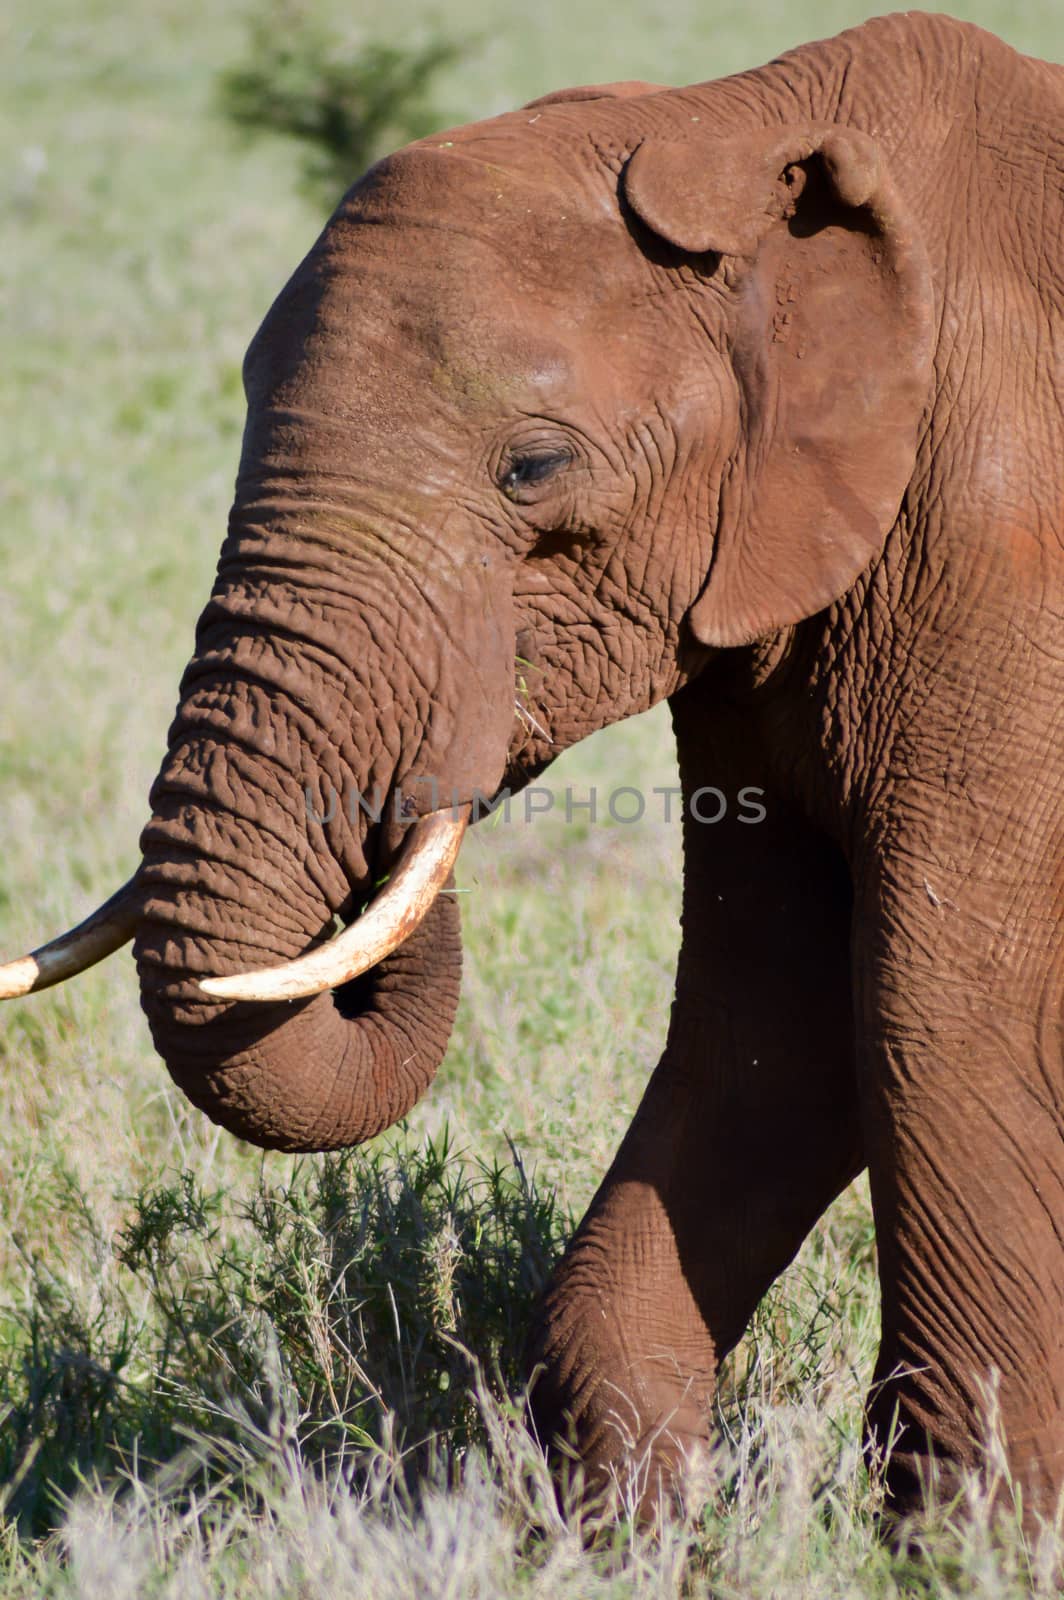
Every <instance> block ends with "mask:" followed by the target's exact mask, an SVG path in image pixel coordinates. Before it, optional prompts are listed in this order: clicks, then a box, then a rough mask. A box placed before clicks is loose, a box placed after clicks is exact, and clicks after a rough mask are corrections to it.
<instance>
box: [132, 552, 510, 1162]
mask: <svg viewBox="0 0 1064 1600" xmlns="http://www.w3.org/2000/svg"><path fill="white" fill-rule="evenodd" d="M245 544H246V541H245ZM237 555H238V556H239V559H236V556H237ZM287 559H288V563H289V564H288V567H287V570H288V571H290V570H291V558H290V555H289V556H288V558H287ZM268 569H270V570H268ZM345 576H346V577H347V579H348V581H350V568H348V571H347V573H346V574H345ZM386 577H387V575H386ZM300 581H301V588H300V592H299V593H298V594H294V593H293V591H292V590H291V588H287V589H282V587H281V585H280V584H279V582H278V579H277V573H276V571H275V570H272V563H270V562H265V561H264V560H263V559H262V558H261V554H260V560H259V567H258V569H256V568H255V566H254V564H253V563H252V564H250V565H249V559H248V551H247V549H246V548H243V549H240V550H239V551H236V552H235V553H234V559H233V561H232V562H231V564H230V567H229V570H227V564H226V561H225V559H224V558H223V565H222V570H221V572H220V575H219V581H218V585H217V587H216V590H215V594H214V596H213V597H212V600H211V603H210V605H209V606H208V608H207V611H206V612H205V613H204V616H203V618H202V619H201V622H200V626H199V630H198V633H197V647H196V652H195V655H194V657H193V660H192V662H191V664H190V666H189V668H188V669H187V671H186V674H185V678H184V681H183V684H182V691H181V702H180V706H179V710H178V715H177V718H176V720H175V722H174V725H173V727H172V728H171V731H170V742H169V752H168V755H167V758H166V760H165V762H164V764H163V767H162V770H161V772H160V774H159V777H158V778H157V780H156V782H155V785H154V787H153V790H152V796H151V804H152V817H151V820H150V822H149V823H148V825H147V827H146V828H145V830H144V833H143V836H142V840H141V848H142V852H143V863H142V866H141V869H140V874H139V879H138V884H139V889H140V892H141V894H142V895H143V900H142V905H141V912H140V919H139V925H138V929H137V934H136V939H135V943H134V954H135V957H136V961H137V967H138V971H139V974H140V981H141V997H142V1004H143V1007H144V1010H145V1012H146V1014H147V1017H148V1020H149V1023H150V1026H151V1030H152V1036H153V1039H154V1042H155V1046H156V1049H157V1050H158V1052H159V1054H160V1055H161V1056H162V1058H163V1060H164V1061H165V1062H166V1065H167V1067H168V1069H169V1071H170V1074H171V1076H172V1077H173V1079H174V1081H175V1082H176V1083H177V1084H178V1085H179V1086H180V1088H181V1089H182V1090H184V1092H185V1093H186V1094H187V1095H188V1096H189V1098H190V1099H191V1100H192V1101H193V1102H194V1103H195V1104H196V1105H197V1106H198V1107H200V1108H201V1109H202V1110H203V1111H205V1112H206V1113H207V1115H208V1116H210V1117H211V1118H212V1119H213V1120H214V1121H216V1122H219V1123H221V1124H222V1125H223V1126H225V1127H226V1128H227V1129H229V1130H230V1131H231V1132H233V1133H235V1134H237V1135H238V1136H240V1137H241V1138H244V1139H247V1140H249V1141H251V1142H253V1143H255V1144H258V1145H261V1146H264V1147H267V1148H274V1149H286V1150H324V1149H333V1148H338V1147H341V1146H346V1145H352V1144H357V1143H360V1142H361V1141H362V1140H365V1139H368V1138H371V1137H373V1136H374V1135H375V1134H377V1133H379V1132H381V1131H382V1130H383V1129H384V1128H387V1127H388V1126H389V1125H390V1124H392V1123H394V1122H395V1121H397V1120H398V1119H399V1118H400V1117H402V1116H404V1115H405V1114H406V1113H407V1112H408V1111H409V1110H410V1108H411V1107H412V1106H413V1105H414V1103H415V1102H416V1101H417V1100H418V1098H419V1097H420V1095H421V1094H422V1093H423V1092H424V1091H425V1089H426V1088H427V1086H428V1085H429V1083H430V1082H431V1080H432V1078H433V1077H434V1075H435V1073H436V1071H437V1069H438V1067H439V1065H440V1062H441V1060H442V1059H443V1055H444V1051H445V1050H446V1047H447V1042H448V1039H449V1036H450V1032H451V1028H452V1025H453V1022H454V1017H455V1011H456V1007H457V1004H458V995H459V986H460V976H461V940H460V932H459V917H458V910H457V904H456V901H455V898H454V896H453V894H451V893H449V892H447V891H445V892H443V893H441V894H439V895H438V896H437V898H436V899H435V900H434V901H433V902H432V904H431V906H430V908H429V910H428V912H427V914H426V915H425V917H424V920H423V921H422V922H421V923H420V925H419V926H418V927H417V928H416V930H415V931H414V932H413V933H412V934H411V935H410V937H408V938H407V939H406V940H405V942H403V943H402V944H401V945H399V946H398V948H396V949H395V950H394V951H393V952H392V953H391V954H389V955H388V956H386V958H385V959H384V960H382V961H380V962H379V964H378V965H377V966H375V967H373V968H372V969H371V970H370V971H368V972H366V973H364V974H363V975H362V976H360V977H357V978H355V979H353V980H351V981H350V982H347V983H344V984H342V985H341V987H339V988H338V989H335V990H333V991H331V992H326V993H323V994H319V995H315V996H314V997H313V998H310V999H304V1000H297V1001H294V1002H293V1001H280V1002H271V1003H259V1002H245V1001H238V1002H236V1003H225V1002H224V1001H219V999H217V998H216V997H214V996H212V995H210V994H208V993H207V992H205V991H204V989H203V988H202V987H201V984H202V981H203V980H204V979H216V978H220V977H225V976H227V975H229V974H234V973H240V972H247V971H248V970H252V971H254V970H256V969H259V968H264V967H272V966H275V965H278V964H280V963H283V962H286V961H290V960H293V959H295V958H297V957H299V956H302V955H303V954H304V953H305V952H306V951H307V949H308V948H311V947H314V946H315V945H317V944H320V943H321V942H322V941H323V939H325V938H327V937H328V936H329V935H330V934H331V932H332V930H333V926H334V921H335V919H336V917H337V916H339V917H342V918H345V919H347V920H351V919H353V918H354V917H356V916H357V915H358V913H359V911H360V909H361V908H362V906H363V905H364V904H365V903H366V902H367V901H369V900H371V899H372V898H373V894H374V884H375V883H377V882H379V880H380V879H381V877H382V876H383V875H387V874H388V873H389V872H390V870H391V868H392V865H393V861H394V858H395V854H396V849H397V846H398V845H399V844H400V843H401V842H402V840H403V839H404V837H405V836H406V834H407V832H408V830H407V828H406V827H405V825H404V824H405V821H406V819H407V818H408V817H409V816H410V815H411V814H412V813H414V812H418V811H419V812H421V813H425V812H428V811H430V810H432V809H433V800H434V797H435V804H441V803H442V804H449V803H450V802H451V800H452V799H454V800H457V801H468V800H469V798H470V790H471V789H472V788H473V787H477V788H479V787H480V786H481V785H483V786H484V788H485V791H486V792H488V791H490V789H492V788H494V787H495V785H496V784H497V783H498V781H499V779H500V777H501V774H502V770H503V765H504V761H505V752H506V738H507V735H508V732H509V725H510V721H511V720H512V670H513V669H512V649H513V646H512V641H508V640H507V639H506V638H505V636H504V634H503V633H502V632H499V633H497V634H493V635H491V636H490V637H487V638H486V639H483V640H481V641H480V642H479V649H480V654H481V657H482V659H481V661H480V663H479V665H480V671H479V672H474V673H470V672H469V671H468V661H469V653H470V650H471V649H473V648H477V647H476V646H475V645H474V644H473V641H471V640H459V644H460V645H461V646H462V647H463V648H462V652H461V653H462V658H463V659H462V666H463V668H464V669H465V670H464V673H463V693H462V695H461V696H456V695H455V693H454V692H453V683H454V674H455V669H454V667H453V666H449V665H448V661H449V657H448V653H447V650H446V648H445V645H444V642H443V641H442V640H441V639H440V637H439V629H438V627H437V628H435V629H434V628H433V625H432V618H431V617H426V616H424V615H422V616H421V617H420V619H419V618H417V617H416V616H408V617H407V619H406V626H405V627H398V628H397V625H396V621H395V619H394V617H393V618H392V619H390V621H389V626H387V627H382V626H377V627H374V626H373V625H372V622H371V621H368V620H367V612H368V613H369V617H370V618H372V616H373V606H372V600H373V590H374V585H375V584H377V585H378V587H379V588H381V589H382V590H384V589H385V584H384V582H383V581H382V580H378V579H377V578H376V577H375V576H374V574H373V572H372V569H370V571H369V575H368V576H367V577H366V580H365V582H364V583H363V584H361V585H360V590H361V608H360V607H359V605H357V604H353V605H349V606H348V607H347V613H348V614H347V616H346V619H345V620H344V621H343V622H342V623H341V621H340V619H339V618H338V617H337V614H336V602H335V591H334V589H333V588H331V587H328V586H326V587H325V589H324V592H322V588H321V587H319V588H318V589H317V590H313V589H311V588H310V586H309V580H308V578H307V576H306V567H305V566H303V568H302V573H301V580H300ZM319 581H320V580H319ZM389 581H390V584H391V588H392V589H393V590H394V587H395V584H394V578H391V579H390V580H389ZM282 605H283V609H284V624H283V626H282V625H281V622H280V618H279V616H278V615H277V614H276V613H278V612H279V610H280V608H281V607H282ZM496 609H498V608H496ZM440 610H441V607H440V606H439V604H437V605H436V606H435V607H434V615H435V616H436V617H438V616H439V614H440ZM473 614H474V615H480V616H481V617H482V616H483V615H484V613H483V610H481V609H480V608H477V611H476V612H475V613H473ZM404 634H405V636H406V637H405V641H404V637H403V636H404ZM382 639H384V640H387V641H388V644H387V648H388V650H389V652H390V655H391V659H390V660H385V659H384V658H383V655H382V647H381V646H380V645H379V644H378V643H377V642H376V641H379V640H382ZM341 641H342V648H340V642H341ZM507 650H508V651H509V653H510V661H509V662H506V659H505V658H506V654H507ZM412 654H416V656H417V664H416V667H415V669H413V670H411V671H409V672H408V673H406V674H405V676H404V669H403V667H402V666H400V665H398V663H404V662H406V661H407V660H408V659H409V657H410V656H411V655H412ZM426 663H428V664H429V668H430V670H426ZM466 711H468V712H469V713H470V717H469V721H468V722H465V718H464V717H462V713H463V712H466ZM460 720H461V721H462V722H465V726H460V725H459V722H460ZM453 752H458V753H459V756H460V759H459V761H458V763H457V764H453V763H452V764H451V765H450V766H449V765H448V756H449V754H450V753H453ZM441 794H442V796H443V798H442V800H441V799H440V798H439V797H440V795H441Z"/></svg>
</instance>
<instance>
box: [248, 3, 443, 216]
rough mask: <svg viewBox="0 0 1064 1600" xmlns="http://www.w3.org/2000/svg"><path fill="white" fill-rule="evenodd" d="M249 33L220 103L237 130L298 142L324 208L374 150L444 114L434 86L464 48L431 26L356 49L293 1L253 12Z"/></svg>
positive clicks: (311, 187) (413, 135) (429, 126)
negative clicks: (408, 37) (412, 40)
mask: <svg viewBox="0 0 1064 1600" xmlns="http://www.w3.org/2000/svg"><path fill="white" fill-rule="evenodd" d="M248 32H249V51H248V60H247V62H246V64H245V65H243V66H240V67H235V68H233V69H231V70H230V71H229V72H227V73H226V74H225V75H224V76H223V78H222V80H221V104H222V109H223V111H224V112H225V114H226V115H227V116H228V117H229V118H230V120H231V121H233V122H235V123H236V124H237V125H238V126H239V127H241V128H245V129H248V130H251V131H263V130H268V131H272V132H275V133H283V134H289V135H291V137H292V138H295V139H298V140H299V141H300V142H301V143H302V144H303V146H304V150H305V154H304V160H303V178H304V183H305V186H306V188H307V190H308V191H309V192H310V193H311V194H312V195H313V197H314V198H315V199H317V200H320V201H323V202H324V203H326V204H328V205H332V204H333V203H334V202H335V200H336V197H337V195H338V194H341V193H342V192H343V191H344V190H345V189H347V188H348V187H349V186H350V184H352V183H353V182H354V181H355V179H356V178H357V177H358V176H359V175H360V174H361V173H362V172H363V171H364V170H365V169H366V168H367V167H368V166H369V165H370V164H371V163H372V162H373V161H374V160H376V159H377V157H378V156H380V155H383V154H384V153H385V152H386V151H387V150H389V149H394V148H395V147H396V146H397V145H400V144H405V143H407V142H408V141H409V140H411V139H420V138H422V137H423V136H424V135H426V134H428V133H431V132H432V131H433V130H434V129H435V128H438V127H441V126H442V125H443V124H444V123H446V122H447V121H448V120H449V119H448V118H447V117H446V116H445V115H443V114H442V113H441V112H440V111H439V110H438V108H437V107H436V106H435V104H434V102H433V99H432V95H431V86H432V82H433V79H434V78H435V77H436V76H437V74H438V73H439V72H440V70H441V68H443V67H447V66H450V65H451V64H452V63H453V62H455V61H457V60H459V59H460V58H461V56H462V55H463V53H464V51H465V50H466V49H467V48H468V42H467V41H457V40H453V39H448V38H446V37H444V35H443V34H441V33H439V32H436V31H432V32H429V33H427V34H425V36H424V37H423V38H422V39H421V40H420V42H418V43H416V44H411V45H404V46H400V45H393V44H386V43H384V42H382V41H381V40H373V39H370V40H365V41H363V42H362V43H361V44H358V45H356V44H354V43H352V42H351V41H349V40H345V39H342V38H341V37H339V36H338V35H336V34H334V33H332V32H330V31H329V30H328V29H326V28H325V27H323V26H322V25H321V24H320V23H319V22H316V21H314V20H313V19H311V18H310V17H308V16H307V15H306V14H305V12H303V10H302V8H301V7H300V6H299V5H298V4H293V3H292V0H275V4H274V5H273V6H272V7H270V8H269V9H268V10H267V12H266V13H265V14H264V15H255V16H252V17H251V18H250V19H249V23H248Z"/></svg>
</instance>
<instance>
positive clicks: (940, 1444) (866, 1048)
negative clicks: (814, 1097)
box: [855, 827, 1064, 1525]
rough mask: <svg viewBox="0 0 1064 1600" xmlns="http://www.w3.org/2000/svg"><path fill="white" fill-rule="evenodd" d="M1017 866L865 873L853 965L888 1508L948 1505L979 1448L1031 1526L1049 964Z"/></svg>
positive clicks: (1062, 1171)
mask: <svg viewBox="0 0 1064 1600" xmlns="http://www.w3.org/2000/svg"><path fill="white" fill-rule="evenodd" d="M1017 837H1018V838H1019V839H1021V840H1022V837H1023V830H1022V828H1019V827H1017V828H1015V829H1014V830H1012V831H1011V833H1010V838H1011V839H1012V840H1013V841H1014V840H1016V839H1017ZM958 855H959V853H958V852H957V851H954V861H956V860H957V859H958ZM1018 867H1019V863H1018V859H1017V851H1016V850H1015V849H1013V852H1012V854H1011V855H1007V854H1006V853H1005V852H1003V851H1002V852H997V853H996V854H995V855H994V856H993V857H988V858H987V859H986V861H985V862H984V863H983V864H982V865H981V867H980V870H979V872H978V874H977V873H976V872H975V871H974V870H968V867H967V864H965V867H964V870H963V871H958V870H957V868H956V867H955V866H953V867H951V866H950V865H949V864H948V861H947V858H946V855H945V852H944V851H943V852H941V853H938V852H936V855H935V857H934V858H933V859H932V858H931V857H929V856H928V855H924V857H923V859H921V857H920V855H919V854H918V853H917V852H916V851H915V850H913V849H906V850H903V851H900V852H898V853H897V854H896V855H894V856H892V857H891V858H890V859H889V860H887V861H881V862H879V863H877V864H876V867H875V869H874V873H873V874H872V881H871V882H870V883H869V884H868V886H867V889H866V891H865V893H864V895H863V896H862V897H861V898H862V899H863V900H864V902H865V905H864V910H863V912H862V914H861V916H860V919H859V921H858V925H857V931H856V938H855V954H856V964H857V973H856V977H857V990H858V1004H859V1039H860V1044H859V1077H860V1083H861V1089H862V1099H863V1120H864V1128H865V1141H866V1149H867V1152H868V1161H869V1169H870V1176H871V1185H872V1200H873V1206H874V1210H875V1218H876V1236H877V1241H878V1245H879V1258H880V1276H881V1281H882V1289H883V1340H882V1347H881V1351H880V1357H879V1362H878V1366H877V1370H876V1375H875V1383H874V1385H873V1389H872V1394H871V1397H870V1402H869V1409H868V1420H869V1428H870V1433H871V1436H872V1439H873V1441H874V1442H875V1443H876V1445H877V1446H879V1447H881V1448H885V1447H886V1446H887V1445H888V1444H891V1446H892V1450H891V1455H890V1458H889V1461H888V1463H887V1487H888V1491H889V1493H888V1507H889V1508H890V1509H892V1510H893V1511H895V1512H897V1513H899V1514H901V1513H905V1512H908V1511H911V1510H914V1509H918V1508H919V1506H920V1504H921V1502H922V1500H923V1498H924V1495H925V1493H926V1488H927V1486H928V1485H930V1484H932V1483H933V1484H934V1485H935V1486H936V1489H937V1493H938V1494H939V1495H940V1496H942V1495H944V1496H947V1497H948V1496H949V1495H951V1494H952V1493H953V1492H954V1491H955V1490H956V1489H957V1487H958V1486H959V1484H960V1482H961V1479H962V1476H963V1473H964V1472H965V1471H970V1470H972V1469H976V1468H979V1467H985V1466H986V1465H987V1462H988V1457H987V1454H986V1446H987V1444H988V1442H989V1440H990V1436H991V1434H996V1435H997V1439H998V1441H999V1442H998V1444H997V1445H996V1446H995V1447H993V1448H992V1450H991V1453H990V1457H989V1464H990V1467H991V1469H992V1468H993V1464H994V1459H995V1455H996V1457H997V1460H998V1461H999V1462H1000V1460H1001V1458H1002V1450H1003V1453H1004V1460H1005V1462H1006V1463H1007V1467H1008V1471H1009V1474H1010V1476H1011V1481H1012V1485H1013V1487H1014V1488H1017V1489H1019V1490H1020V1492H1021V1495H1022V1502H1023V1508H1024V1511H1025V1513H1026V1515H1027V1517H1028V1521H1029V1522H1030V1523H1031V1524H1032V1525H1033V1518H1034V1515H1035V1514H1036V1513H1042V1514H1052V1513H1053V1511H1054V1510H1055V1508H1056V1505H1057V1501H1058V1497H1059V1495H1060V1493H1061V1491H1062V1489H1064V1053H1062V1038H1061V1017H1062V1009H1064V959H1062V957H1064V947H1062V940H1061V921H1060V914H1059V906H1054V905H1053V903H1052V897H1053V894H1054V893H1055V892H1058V891H1056V890H1055V889H1054V886H1053V883H1052V878H1050V881H1049V882H1048V883H1047V882H1046V880H1045V879H1044V878H1039V877H1038V876H1037V875H1036V874H1033V873H1032V874H1031V875H1030V876H1029V877H1028V876H1026V874H1025V872H1023V871H1018ZM1007 877H1011V881H1006V879H1007ZM991 1475H993V1474H991ZM1002 1487H1003V1485H1002Z"/></svg>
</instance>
